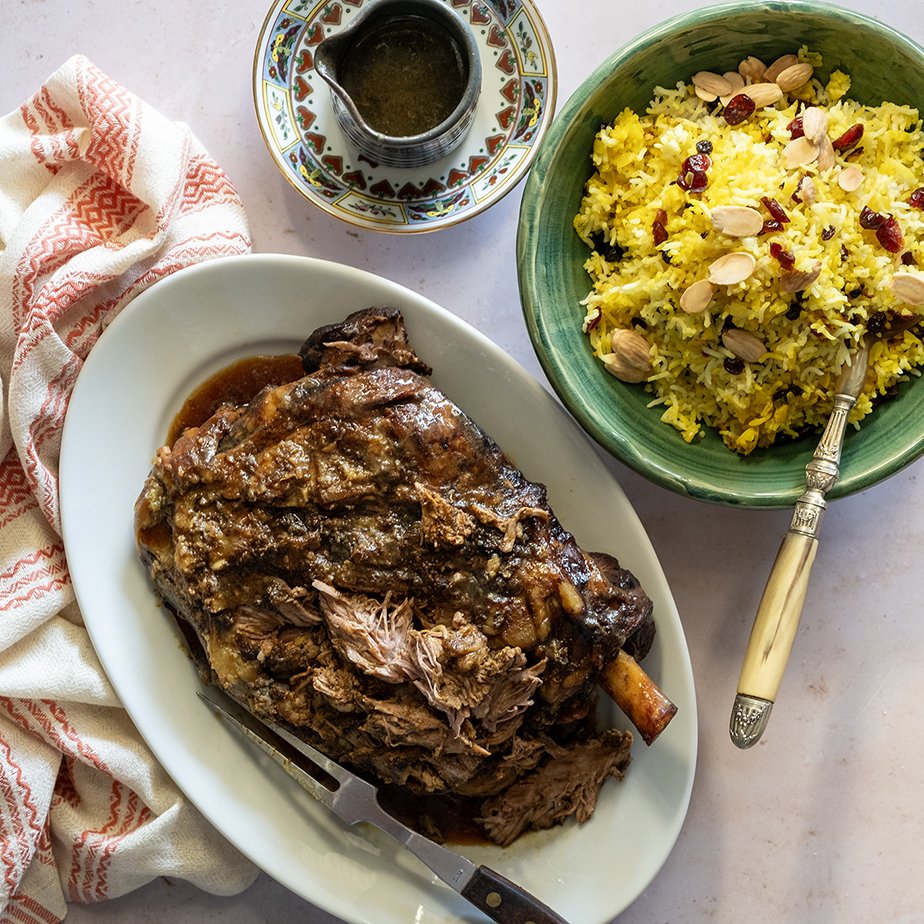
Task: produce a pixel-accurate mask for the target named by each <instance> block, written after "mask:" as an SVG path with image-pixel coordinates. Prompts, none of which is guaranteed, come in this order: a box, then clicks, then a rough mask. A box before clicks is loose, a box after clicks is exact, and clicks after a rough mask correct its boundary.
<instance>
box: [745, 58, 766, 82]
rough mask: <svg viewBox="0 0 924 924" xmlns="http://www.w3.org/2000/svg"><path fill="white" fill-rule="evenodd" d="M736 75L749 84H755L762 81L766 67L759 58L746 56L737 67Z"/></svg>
mask: <svg viewBox="0 0 924 924" xmlns="http://www.w3.org/2000/svg"><path fill="white" fill-rule="evenodd" d="M738 73H739V74H741V76H742V77H743V78H744V79H745V80H750V82H751V83H757V82H758V81H760V80H763V79H764V74H766V73H767V65H766V64H764V62H763V61H761V60H760V58H755V57H754V55H748V56H747V57H746V58H745V59H744V60H743V61H742V62H741V63H740V64H739V65H738Z"/></svg>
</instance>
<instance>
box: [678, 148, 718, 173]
mask: <svg viewBox="0 0 924 924" xmlns="http://www.w3.org/2000/svg"><path fill="white" fill-rule="evenodd" d="M711 166H712V158H711V157H710V156H709V155H708V154H702V153H700V154H691V155H690V156H689V157H688V158H687V159H686V160H685V161H684V162H683V172H684V173H686V172H687V171H688V170H692V171H694V172H695V173H705V172H706V171H707V170H708V169H709V168H710V167H711Z"/></svg>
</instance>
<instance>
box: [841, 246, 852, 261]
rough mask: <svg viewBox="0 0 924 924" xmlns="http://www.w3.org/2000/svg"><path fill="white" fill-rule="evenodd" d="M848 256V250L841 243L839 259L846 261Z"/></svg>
mask: <svg viewBox="0 0 924 924" xmlns="http://www.w3.org/2000/svg"><path fill="white" fill-rule="evenodd" d="M849 257H850V251H849V250H848V249H847V248H846V247H845V246H844V245H843V244H841V261H842V262H845V263H846V262H847V260H848V259H849Z"/></svg>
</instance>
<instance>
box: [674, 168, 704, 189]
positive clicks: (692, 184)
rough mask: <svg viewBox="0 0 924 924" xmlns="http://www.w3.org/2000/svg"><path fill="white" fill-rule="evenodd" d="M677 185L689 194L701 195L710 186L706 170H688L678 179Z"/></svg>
mask: <svg viewBox="0 0 924 924" xmlns="http://www.w3.org/2000/svg"><path fill="white" fill-rule="evenodd" d="M677 185H678V186H679V187H680V188H681V189H684V190H687V191H689V192H695V193H701V192H702V191H703V190H704V189H705V188H706V187H707V186H708V185H709V177H707V176H706V171H705V170H688V171H686V172H685V173H681V174H680V176H679V177H677Z"/></svg>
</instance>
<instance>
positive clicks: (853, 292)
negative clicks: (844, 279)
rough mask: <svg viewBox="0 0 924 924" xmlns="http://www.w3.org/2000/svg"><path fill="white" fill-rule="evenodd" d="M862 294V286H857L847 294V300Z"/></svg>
mask: <svg viewBox="0 0 924 924" xmlns="http://www.w3.org/2000/svg"><path fill="white" fill-rule="evenodd" d="M862 294H863V286H857V287H856V288H855V289H851V290H850V291H849V292H848V293H847V298H859V297H860V296H861V295H862Z"/></svg>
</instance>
